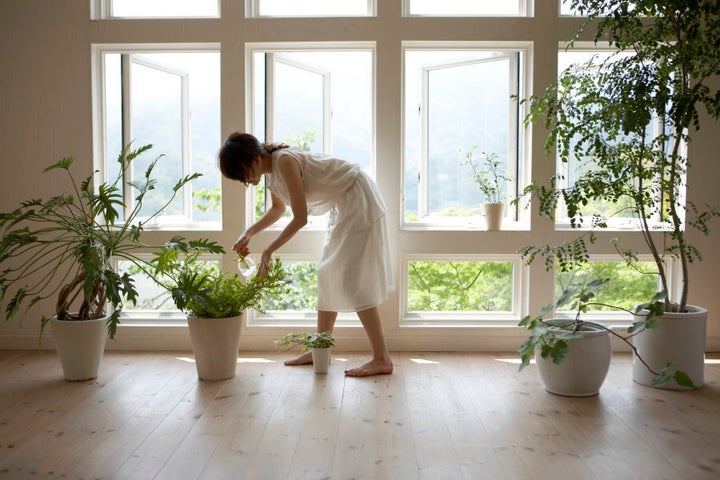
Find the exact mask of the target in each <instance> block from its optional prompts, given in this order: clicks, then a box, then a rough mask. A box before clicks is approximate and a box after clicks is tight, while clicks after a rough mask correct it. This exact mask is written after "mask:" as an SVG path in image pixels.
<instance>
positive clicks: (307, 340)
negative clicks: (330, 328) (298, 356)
mask: <svg viewBox="0 0 720 480" xmlns="http://www.w3.org/2000/svg"><path fill="white" fill-rule="evenodd" d="M275 346H276V347H277V348H281V347H282V348H285V349H288V350H289V349H291V348H293V347H296V346H300V347H301V348H302V351H303V352H312V359H313V369H314V371H315V373H327V372H328V367H329V365H330V351H331V349H332V347H334V346H335V339H334V338H333V336H332V333H331V332H320V333H288V334H287V335H283V336H282V337H280V338H278V339H277V340H276V341H275Z"/></svg>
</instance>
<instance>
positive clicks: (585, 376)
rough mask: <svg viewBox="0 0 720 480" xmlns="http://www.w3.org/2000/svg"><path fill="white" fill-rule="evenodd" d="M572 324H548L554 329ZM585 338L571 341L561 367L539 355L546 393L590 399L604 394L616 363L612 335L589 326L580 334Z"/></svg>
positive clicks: (537, 354)
mask: <svg viewBox="0 0 720 480" xmlns="http://www.w3.org/2000/svg"><path fill="white" fill-rule="evenodd" d="M571 322H572V321H571V320H548V321H547V323H548V324H550V325H553V324H555V325H557V324H566V323H571ZM577 333H578V334H579V335H582V338H577V339H573V340H570V341H568V353H567V355H566V357H565V361H564V362H563V363H562V364H560V365H557V364H555V363H553V361H552V359H551V358H542V356H541V355H540V352H539V351H536V352H535V362H536V364H537V367H538V370H539V371H540V377H541V378H542V381H543V384H544V385H545V390H547V391H548V392H550V393H554V394H557V395H564V396H567V397H590V396H593V395H597V394H598V393H599V392H600V387H601V386H602V384H603V382H604V381H605V377H606V376H607V373H608V370H609V368H610V360H611V359H612V349H611V345H610V333H609V332H608V331H607V330H605V329H603V328H600V327H597V326H594V325H591V324H585V325H584V326H583V330H581V331H578V332H577Z"/></svg>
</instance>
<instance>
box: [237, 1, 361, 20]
mask: <svg viewBox="0 0 720 480" xmlns="http://www.w3.org/2000/svg"><path fill="white" fill-rule="evenodd" d="M246 1H247V2H248V7H249V9H250V10H249V12H248V16H249V17H368V16H372V15H374V14H375V0H341V1H339V0H246Z"/></svg>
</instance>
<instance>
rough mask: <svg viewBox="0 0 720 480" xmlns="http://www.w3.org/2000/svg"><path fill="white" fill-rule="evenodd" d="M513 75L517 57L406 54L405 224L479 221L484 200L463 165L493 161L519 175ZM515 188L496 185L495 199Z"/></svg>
mask: <svg viewBox="0 0 720 480" xmlns="http://www.w3.org/2000/svg"><path fill="white" fill-rule="evenodd" d="M518 71H519V53H518V52H499V51H482V50H475V51H471V50H462V51H460V50H445V51H442V50H432V51H421V50H410V51H407V52H406V54H405V98H406V102H405V116H404V118H405V157H404V166H405V173H404V175H405V195H404V199H405V221H407V222H413V221H422V222H431V223H439V224H447V223H448V222H450V223H453V224H458V225H464V226H471V225H474V224H477V225H482V224H484V222H483V221H482V218H481V217H480V214H479V212H480V204H481V203H483V202H487V201H488V200H490V199H486V198H484V196H483V195H482V193H481V191H480V189H479V187H478V186H477V184H476V183H475V181H474V180H473V173H474V172H473V168H472V165H471V164H470V162H469V160H472V163H475V164H481V163H482V162H483V159H484V158H485V157H492V158H494V159H495V160H496V161H498V162H499V164H500V171H501V172H503V174H504V176H507V177H511V178H513V179H515V178H517V168H518V157H517V152H518V148H519V145H518V138H519V137H518V135H517V131H518V128H519V125H518V114H517V104H516V103H515V102H514V101H512V100H511V95H513V94H517V90H518V87H517V85H518V83H517V78H518ZM478 171H480V172H482V171H487V169H483V168H480V169H478ZM515 188H516V186H515V182H514V181H513V182H512V183H511V184H508V183H505V182H502V190H503V191H502V193H501V197H502V198H503V199H505V200H507V198H508V196H509V195H510V194H511V193H512V192H513V191H514V189H515ZM490 201H493V200H490ZM505 212H506V214H508V213H509V212H511V209H509V208H506V209H505Z"/></svg>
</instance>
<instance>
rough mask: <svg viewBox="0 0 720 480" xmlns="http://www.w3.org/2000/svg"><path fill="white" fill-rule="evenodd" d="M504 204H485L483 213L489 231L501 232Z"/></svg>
mask: <svg viewBox="0 0 720 480" xmlns="http://www.w3.org/2000/svg"><path fill="white" fill-rule="evenodd" d="M504 208H505V204H503V203H483V204H482V212H483V216H484V217H485V226H486V229H487V230H488V231H494V230H500V226H501V225H502V220H503V210H504Z"/></svg>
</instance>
